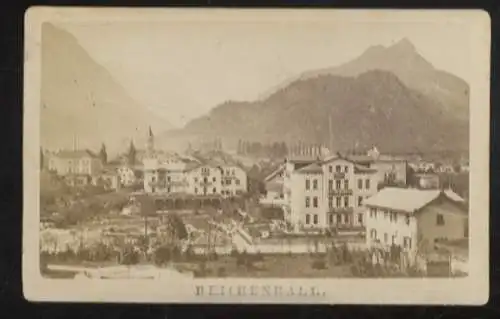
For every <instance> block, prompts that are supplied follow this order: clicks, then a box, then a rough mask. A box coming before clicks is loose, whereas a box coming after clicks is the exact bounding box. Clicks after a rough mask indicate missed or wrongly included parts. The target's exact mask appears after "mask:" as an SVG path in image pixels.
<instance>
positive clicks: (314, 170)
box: [297, 163, 323, 174]
mask: <svg viewBox="0 0 500 319" xmlns="http://www.w3.org/2000/svg"><path fill="white" fill-rule="evenodd" d="M297 172H298V173H305V174H307V173H309V174H321V173H323V168H322V167H321V165H320V164H319V163H312V164H310V165H307V166H306V167H302V168H300V169H298V170H297Z"/></svg>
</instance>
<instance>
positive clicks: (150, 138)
mask: <svg viewBox="0 0 500 319" xmlns="http://www.w3.org/2000/svg"><path fill="white" fill-rule="evenodd" d="M154 139H155V137H154V135H153V131H152V130H151V126H150V127H149V132H148V141H147V144H146V151H147V153H148V154H149V155H153V153H154V147H155V145H154V143H155V141H154Z"/></svg>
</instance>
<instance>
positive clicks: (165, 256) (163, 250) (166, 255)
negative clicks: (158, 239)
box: [153, 246, 172, 266]
mask: <svg viewBox="0 0 500 319" xmlns="http://www.w3.org/2000/svg"><path fill="white" fill-rule="evenodd" d="M153 258H154V263H155V264H156V265H159V266H163V265H165V264H166V263H168V262H169V261H170V260H171V259H172V254H171V250H170V248H169V247H167V246H161V247H158V248H157V249H156V250H155V252H154V257H153Z"/></svg>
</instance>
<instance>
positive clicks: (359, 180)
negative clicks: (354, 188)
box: [358, 179, 363, 189]
mask: <svg viewBox="0 0 500 319" xmlns="http://www.w3.org/2000/svg"><path fill="white" fill-rule="evenodd" d="M358 189H363V180H362V179H358Z"/></svg>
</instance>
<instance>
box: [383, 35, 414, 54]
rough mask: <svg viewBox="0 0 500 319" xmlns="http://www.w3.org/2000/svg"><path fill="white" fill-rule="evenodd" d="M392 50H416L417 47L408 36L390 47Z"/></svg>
mask: <svg viewBox="0 0 500 319" xmlns="http://www.w3.org/2000/svg"><path fill="white" fill-rule="evenodd" d="M389 49H390V50H395V51H400V52H416V51H417V49H416V48H415V46H414V45H413V43H412V42H411V41H410V40H409V39H408V38H403V39H401V40H399V41H398V42H396V43H395V44H393V45H392V46H390V47H389Z"/></svg>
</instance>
